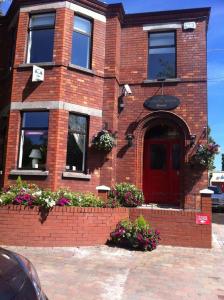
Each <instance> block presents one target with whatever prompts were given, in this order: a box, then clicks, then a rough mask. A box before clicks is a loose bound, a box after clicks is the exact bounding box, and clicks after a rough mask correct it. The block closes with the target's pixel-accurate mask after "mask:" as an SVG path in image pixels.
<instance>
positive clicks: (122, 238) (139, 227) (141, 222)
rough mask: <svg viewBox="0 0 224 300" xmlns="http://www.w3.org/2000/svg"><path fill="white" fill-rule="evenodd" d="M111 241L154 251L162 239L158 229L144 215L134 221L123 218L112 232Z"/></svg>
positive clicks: (123, 245)
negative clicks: (154, 228) (153, 228)
mask: <svg viewBox="0 0 224 300" xmlns="http://www.w3.org/2000/svg"><path fill="white" fill-rule="evenodd" d="M110 236H111V242H112V243H114V244H115V245H117V246H121V247H128V248H132V249H139V250H144V251H152V250H154V249H156V247H157V245H158V243H159V241H160V233H159V231H158V230H155V231H154V230H152V229H151V226H150V225H149V223H148V222H147V221H146V220H145V219H144V217H143V216H139V217H138V218H137V219H136V220H135V221H134V222H131V221H129V220H123V221H121V222H119V223H118V225H117V227H116V229H115V231H113V232H112V233H111V235H110Z"/></svg>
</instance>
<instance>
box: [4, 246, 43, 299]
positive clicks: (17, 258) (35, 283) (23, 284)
mask: <svg viewBox="0 0 224 300" xmlns="http://www.w3.org/2000/svg"><path fill="white" fill-rule="evenodd" d="M0 299H1V300H47V297H46V295H45V294H44V293H43V291H42V289H41V285H40V281H39V278H38V275H37V272H36V270H35V268H34V266H33V265H32V263H31V262H30V261H29V260H28V259H27V258H25V257H23V256H22V255H20V254H17V253H14V252H12V251H8V250H6V249H3V248H0Z"/></svg>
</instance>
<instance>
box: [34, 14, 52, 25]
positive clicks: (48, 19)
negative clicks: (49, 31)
mask: <svg viewBox="0 0 224 300" xmlns="http://www.w3.org/2000/svg"><path fill="white" fill-rule="evenodd" d="M54 21H55V14H44V15H34V16H32V17H31V20H30V26H31V27H36V26H54Z"/></svg>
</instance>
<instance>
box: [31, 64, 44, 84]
mask: <svg viewBox="0 0 224 300" xmlns="http://www.w3.org/2000/svg"><path fill="white" fill-rule="evenodd" d="M39 81H44V69H43V68H40V67H37V66H33V74H32V82H39Z"/></svg>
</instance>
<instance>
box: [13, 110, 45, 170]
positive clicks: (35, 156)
mask: <svg viewBox="0 0 224 300" xmlns="http://www.w3.org/2000/svg"><path fill="white" fill-rule="evenodd" d="M48 115H49V113H48V112H24V113H23V116H22V130H21V141H20V152H19V168H23V169H43V170H44V169H45V167H46V166H45V164H46V157H47V141H48Z"/></svg>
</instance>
